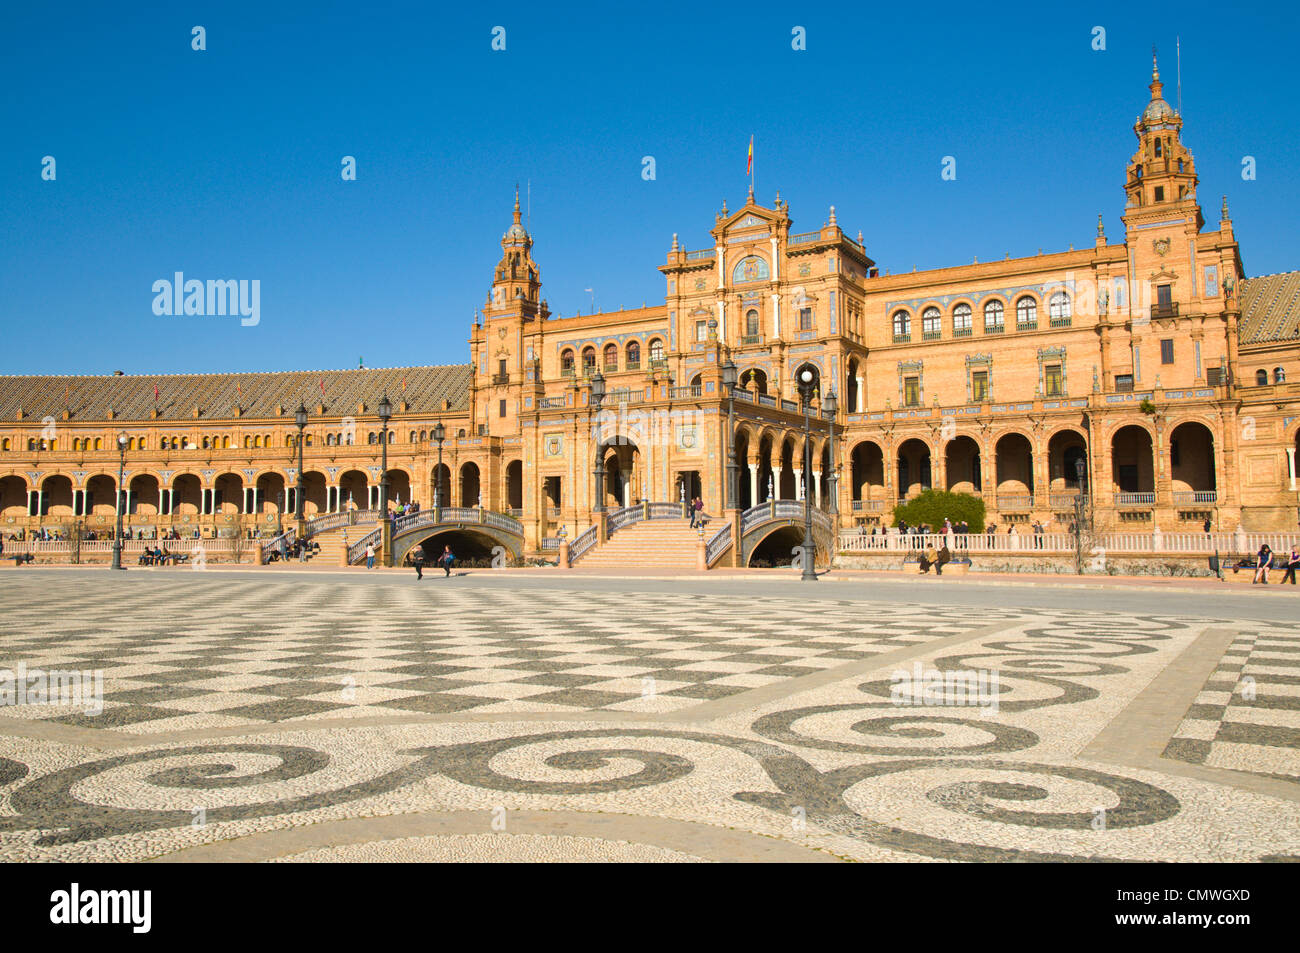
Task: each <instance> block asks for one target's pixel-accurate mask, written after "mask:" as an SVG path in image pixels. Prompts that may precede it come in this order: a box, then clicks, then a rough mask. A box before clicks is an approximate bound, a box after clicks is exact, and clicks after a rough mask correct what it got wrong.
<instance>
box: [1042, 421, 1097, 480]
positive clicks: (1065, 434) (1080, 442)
mask: <svg viewBox="0 0 1300 953" xmlns="http://www.w3.org/2000/svg"><path fill="white" fill-rule="evenodd" d="M1079 464H1083V482H1084V485H1086V484H1087V482H1088V443H1087V438H1085V437H1084V435H1083V434H1081V433H1080V432H1079V431H1077V430H1061V431H1058V432H1057V433H1054V434H1052V437H1051V439H1050V440H1048V441H1047V472H1048V480H1049V481H1050V485H1049V486H1048V492H1049V493H1051V494H1053V495H1067V494H1074V493H1077V492H1079V490H1080V483H1079V472H1080V471H1079Z"/></svg>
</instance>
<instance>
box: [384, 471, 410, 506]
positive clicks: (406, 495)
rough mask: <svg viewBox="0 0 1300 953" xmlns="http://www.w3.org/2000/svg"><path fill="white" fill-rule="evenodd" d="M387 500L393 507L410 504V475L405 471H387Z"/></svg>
mask: <svg viewBox="0 0 1300 953" xmlns="http://www.w3.org/2000/svg"><path fill="white" fill-rule="evenodd" d="M388 500H389V502H390V503H392V504H393V506H400V505H401V504H402V503H410V502H411V475H410V474H409V473H407V472H406V471H405V470H392V469H390V470H389V471H388Z"/></svg>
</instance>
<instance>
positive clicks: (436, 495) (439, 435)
mask: <svg viewBox="0 0 1300 953" xmlns="http://www.w3.org/2000/svg"><path fill="white" fill-rule="evenodd" d="M433 439H434V440H436V441H437V443H438V469H436V470H434V471H433V508H434V509H435V510H436V509H439V508H440V507H441V506H442V442H443V441H444V440H446V439H447V428H446V427H444V426H443V425H442V421H441V420H440V421H438V425H437V426H436V427H434V428H433Z"/></svg>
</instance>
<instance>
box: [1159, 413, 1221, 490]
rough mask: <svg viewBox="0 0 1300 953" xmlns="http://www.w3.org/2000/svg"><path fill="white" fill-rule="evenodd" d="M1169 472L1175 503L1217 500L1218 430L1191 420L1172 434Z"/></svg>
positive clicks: (1180, 425) (1179, 426)
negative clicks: (1215, 470)
mask: <svg viewBox="0 0 1300 953" xmlns="http://www.w3.org/2000/svg"><path fill="white" fill-rule="evenodd" d="M1169 473H1170V477H1171V480H1172V489H1173V493H1174V502H1175V503H1214V502H1216V501H1217V498H1218V493H1217V490H1218V484H1217V482H1216V479H1215V473H1214V434H1213V433H1211V432H1210V428H1209V427H1207V426H1205V424H1202V423H1199V422H1197V421H1188V422H1187V423H1182V424H1179V425H1178V426H1177V427H1175V428H1174V429H1173V431H1171V432H1170V434H1169Z"/></svg>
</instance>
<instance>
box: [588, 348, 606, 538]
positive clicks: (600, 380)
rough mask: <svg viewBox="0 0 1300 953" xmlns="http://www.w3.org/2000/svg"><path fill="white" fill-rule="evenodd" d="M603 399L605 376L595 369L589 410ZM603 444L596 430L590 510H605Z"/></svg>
mask: <svg viewBox="0 0 1300 953" xmlns="http://www.w3.org/2000/svg"><path fill="white" fill-rule="evenodd" d="M604 399H605V377H604V375H602V374H601V373H600V371H596V373H595V374H593V375H592V378H591V411H592V413H593V414H594V413H597V412H599V410H600V404H601V402H602V401H603V400H604ZM604 456H605V445H604V444H603V443H602V442H601V440H600V433H599V431H596V466H595V468H594V470H593V471H592V476H593V477H594V478H595V483H596V505H595V506H593V507H592V508H591V509H592V512H595V513H603V512H605V460H604Z"/></svg>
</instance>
